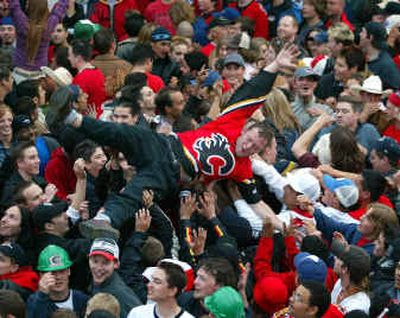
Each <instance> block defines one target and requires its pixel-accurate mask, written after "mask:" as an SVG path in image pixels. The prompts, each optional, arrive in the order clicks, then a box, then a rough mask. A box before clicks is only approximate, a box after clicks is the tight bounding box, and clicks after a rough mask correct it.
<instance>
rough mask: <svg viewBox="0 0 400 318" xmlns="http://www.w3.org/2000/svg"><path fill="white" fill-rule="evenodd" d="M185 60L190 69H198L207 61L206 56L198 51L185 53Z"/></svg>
mask: <svg viewBox="0 0 400 318" xmlns="http://www.w3.org/2000/svg"><path fill="white" fill-rule="evenodd" d="M185 61H186V64H187V66H188V67H189V69H190V71H200V70H201V68H202V67H203V66H204V65H207V63H208V59H207V56H205V55H204V54H203V53H201V52H198V51H194V52H191V53H187V54H185Z"/></svg>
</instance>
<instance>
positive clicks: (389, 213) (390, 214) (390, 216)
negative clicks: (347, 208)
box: [367, 203, 399, 239]
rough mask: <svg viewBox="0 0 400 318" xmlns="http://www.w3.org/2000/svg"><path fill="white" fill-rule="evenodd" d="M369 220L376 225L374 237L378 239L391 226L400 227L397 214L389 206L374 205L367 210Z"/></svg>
mask: <svg viewBox="0 0 400 318" xmlns="http://www.w3.org/2000/svg"><path fill="white" fill-rule="evenodd" d="M367 213H368V216H367V217H368V219H369V220H370V221H372V222H373V223H374V225H375V226H374V237H375V239H377V238H378V236H379V234H380V233H381V232H382V231H383V230H384V229H385V227H386V226H388V225H390V226H393V227H398V226H399V220H398V218H397V215H396V212H394V210H393V209H391V208H389V207H388V206H387V205H384V204H381V203H372V204H370V205H368V209H367Z"/></svg>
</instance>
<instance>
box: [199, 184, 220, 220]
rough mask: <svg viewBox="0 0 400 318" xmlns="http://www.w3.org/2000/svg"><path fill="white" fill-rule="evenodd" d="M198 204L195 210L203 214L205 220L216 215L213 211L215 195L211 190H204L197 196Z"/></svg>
mask: <svg viewBox="0 0 400 318" xmlns="http://www.w3.org/2000/svg"><path fill="white" fill-rule="evenodd" d="M198 203H199V204H198V205H197V210H198V211H199V213H200V214H201V215H203V216H204V217H205V218H206V219H207V220H211V219H212V218H214V217H215V216H216V212H215V195H214V193H212V192H208V191H206V192H204V193H203V194H202V195H200V196H199V202H198Z"/></svg>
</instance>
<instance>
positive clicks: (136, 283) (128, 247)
mask: <svg viewBox="0 0 400 318" xmlns="http://www.w3.org/2000/svg"><path fill="white" fill-rule="evenodd" d="M147 237H148V235H147V234H146V233H141V232H134V233H133V234H132V236H131V237H130V238H129V240H128V241H127V242H126V244H125V247H124V249H123V253H122V257H121V264H120V267H119V270H118V272H119V274H120V276H121V278H122V280H123V281H124V282H125V283H126V285H128V286H129V287H130V288H132V289H133V291H134V292H135V293H136V295H137V296H138V297H139V299H140V300H141V301H142V302H143V303H146V299H147V289H146V284H145V282H144V280H143V276H142V273H143V271H144V268H143V266H142V265H141V262H142V255H141V248H142V246H143V244H144V242H145V241H146V239H147Z"/></svg>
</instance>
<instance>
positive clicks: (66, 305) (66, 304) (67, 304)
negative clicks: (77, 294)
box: [54, 290, 74, 310]
mask: <svg viewBox="0 0 400 318" xmlns="http://www.w3.org/2000/svg"><path fill="white" fill-rule="evenodd" d="M72 293H73V291H72V290H70V292H69V296H68V298H67V299H66V300H64V301H54V305H56V306H57V307H58V308H63V309H71V310H74V302H73V301H72Z"/></svg>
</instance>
